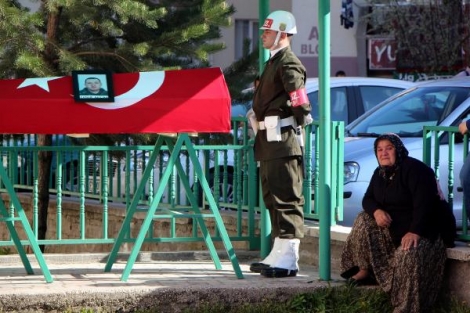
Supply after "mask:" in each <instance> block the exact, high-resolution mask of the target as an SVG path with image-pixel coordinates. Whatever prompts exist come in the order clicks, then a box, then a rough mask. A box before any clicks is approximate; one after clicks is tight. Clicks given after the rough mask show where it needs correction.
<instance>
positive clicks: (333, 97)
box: [308, 87, 348, 124]
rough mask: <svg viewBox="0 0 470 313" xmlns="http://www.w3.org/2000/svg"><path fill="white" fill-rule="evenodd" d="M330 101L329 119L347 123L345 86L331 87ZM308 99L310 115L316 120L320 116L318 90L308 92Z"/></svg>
mask: <svg viewBox="0 0 470 313" xmlns="http://www.w3.org/2000/svg"><path fill="white" fill-rule="evenodd" d="M330 90H331V93H330V103H331V113H330V114H331V120H332V121H343V122H345V123H346V124H347V121H348V103H347V96H346V87H335V88H331V89H330ZM308 99H309V100H310V104H311V106H312V111H311V114H312V117H313V119H314V120H318V119H319V117H320V108H319V104H318V91H315V92H311V93H309V94H308Z"/></svg>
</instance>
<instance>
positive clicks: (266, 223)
mask: <svg viewBox="0 0 470 313" xmlns="http://www.w3.org/2000/svg"><path fill="white" fill-rule="evenodd" d="M268 15H269V0H259V23H260V27H261V25H262V24H261V23H264V20H265V19H266V17H267V16H268ZM260 34H261V30H260ZM259 46H260V48H259V75H261V73H263V70H264V64H265V63H266V61H267V60H268V59H269V51H268V50H266V49H264V48H263V46H262V45H261V43H260V45H259ZM259 190H260V195H261V194H262V191H261V183H260V186H259ZM259 198H260V199H259V203H260V209H261V250H260V252H261V257H262V258H264V257H266V256H267V255H268V254H269V252H270V251H271V220H270V217H269V214H268V210H267V209H266V207H265V205H264V202H263V198H262V197H261V196H260V197H259Z"/></svg>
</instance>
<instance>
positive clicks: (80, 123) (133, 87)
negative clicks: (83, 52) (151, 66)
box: [0, 68, 231, 134]
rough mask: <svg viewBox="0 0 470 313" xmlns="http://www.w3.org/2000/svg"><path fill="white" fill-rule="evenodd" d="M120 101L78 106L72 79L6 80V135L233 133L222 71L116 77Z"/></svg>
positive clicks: (2, 106) (0, 108) (1, 112)
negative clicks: (231, 131)
mask: <svg viewBox="0 0 470 313" xmlns="http://www.w3.org/2000/svg"><path fill="white" fill-rule="evenodd" d="M112 80H113V85H114V102H76V101H75V100H74V95H73V86H72V77H71V76H63V77H43V78H27V79H11V80H0V91H1V92H0V133H4V134H5V133H7V134H20V133H24V134H68V133H94V134H118V133H129V134H130V133H132V134H136V133H189V132H199V133H208V132H223V133H227V132H230V108H231V99H230V94H229V92H228V89H227V85H226V82H225V79H224V76H223V74H222V71H221V70H220V68H206V69H191V70H174V71H156V72H140V73H126V74H113V75H112Z"/></svg>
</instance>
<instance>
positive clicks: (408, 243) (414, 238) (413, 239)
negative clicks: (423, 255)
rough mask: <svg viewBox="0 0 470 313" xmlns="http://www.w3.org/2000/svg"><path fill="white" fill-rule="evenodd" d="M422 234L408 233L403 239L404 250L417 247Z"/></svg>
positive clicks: (402, 246)
mask: <svg viewBox="0 0 470 313" xmlns="http://www.w3.org/2000/svg"><path fill="white" fill-rule="evenodd" d="M420 238H421V236H419V235H416V234H414V233H410V232H408V233H406V235H405V236H403V238H402V239H401V248H402V249H403V250H410V249H411V248H416V247H417V246H418V243H419V239H420Z"/></svg>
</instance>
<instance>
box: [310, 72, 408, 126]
mask: <svg viewBox="0 0 470 313" xmlns="http://www.w3.org/2000/svg"><path fill="white" fill-rule="evenodd" d="M318 84H319V81H318V79H317V78H309V79H307V84H306V89H307V94H308V99H309V100H310V104H311V105H312V112H311V114H312V117H313V119H314V120H318V118H319V104H318V88H319V86H318ZM415 84H416V83H413V82H410V81H404V80H399V79H392V78H375V77H331V78H330V90H331V93H330V104H331V120H332V121H343V122H344V123H345V125H347V124H349V123H351V122H352V121H354V120H355V119H356V118H358V117H359V116H361V115H362V114H363V113H364V112H366V111H368V110H370V109H372V108H373V107H374V106H376V105H377V104H379V103H380V102H382V101H384V100H385V99H387V98H389V97H391V96H393V95H395V94H397V93H399V92H401V91H403V90H405V89H408V88H410V87H412V86H414V85H415Z"/></svg>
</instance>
